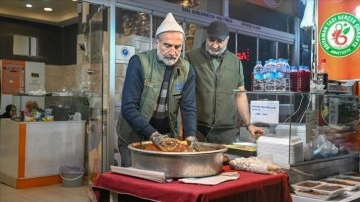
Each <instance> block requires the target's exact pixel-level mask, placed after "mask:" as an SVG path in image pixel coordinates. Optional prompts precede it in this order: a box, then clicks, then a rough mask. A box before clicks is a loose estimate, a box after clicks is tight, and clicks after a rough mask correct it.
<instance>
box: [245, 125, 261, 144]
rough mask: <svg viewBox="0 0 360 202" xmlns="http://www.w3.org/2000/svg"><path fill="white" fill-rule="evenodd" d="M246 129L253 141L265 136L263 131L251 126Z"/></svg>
mask: <svg viewBox="0 0 360 202" xmlns="http://www.w3.org/2000/svg"><path fill="white" fill-rule="evenodd" d="M246 128H247V130H248V131H249V133H250V134H251V136H252V137H253V138H254V139H255V140H257V139H258V138H259V137H260V136H262V135H264V134H265V131H264V130H263V129H262V128H260V127H257V126H254V125H251V124H250V125H248V126H247V127H246Z"/></svg>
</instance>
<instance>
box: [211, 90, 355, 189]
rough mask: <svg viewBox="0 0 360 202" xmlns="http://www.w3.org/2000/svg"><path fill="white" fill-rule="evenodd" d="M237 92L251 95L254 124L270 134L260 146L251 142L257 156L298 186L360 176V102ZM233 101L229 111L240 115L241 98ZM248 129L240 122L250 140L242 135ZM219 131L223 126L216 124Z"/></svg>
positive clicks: (323, 95) (318, 95)
mask: <svg viewBox="0 0 360 202" xmlns="http://www.w3.org/2000/svg"><path fill="white" fill-rule="evenodd" d="M233 92H234V95H236V94H238V93H246V95H247V99H248V103H249V110H250V113H251V122H252V124H254V125H256V126H259V127H262V128H263V129H264V130H265V131H266V134H265V135H264V136H262V137H260V138H259V139H257V140H256V141H255V140H251V138H248V140H249V139H250V141H252V142H256V143H257V149H256V155H257V156H258V157H260V158H268V159H269V158H270V157H271V160H272V161H273V162H274V163H275V164H277V165H280V166H281V167H283V168H286V169H289V175H290V181H291V182H292V183H295V182H297V181H301V180H307V179H311V180H316V179H320V178H323V177H326V175H330V174H338V173H341V172H350V171H356V172H358V171H359V151H360V124H359V121H360V99H359V97H357V96H351V95H345V94H329V93H312V92H283V91H282V92H277V91H274V92H269V91H266V92H255V91H240V90H234V91H233ZM230 99H231V100H229V105H228V106H226V107H233V108H234V110H235V107H234V101H233V99H235V96H234V97H231V98H230ZM254 103H255V104H254ZM274 103H275V104H274ZM236 114H237V113H236ZM223 116H226V115H223ZM221 118H222V117H221V116H220V117H218V119H221ZM234 119H237V117H234ZM243 125H244V124H239V122H238V121H234V128H235V129H234V130H235V131H239V130H240V131H241V132H242V133H243V134H241V135H240V136H242V137H244V136H248V137H249V136H250V135H249V133H248V132H247V131H246V130H244V129H243V130H241V128H244V126H243ZM214 127H220V126H218V125H217V123H215V124H214Z"/></svg>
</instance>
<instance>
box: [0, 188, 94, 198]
mask: <svg viewBox="0 0 360 202" xmlns="http://www.w3.org/2000/svg"><path fill="white" fill-rule="evenodd" d="M88 189H89V188H88V185H83V186H81V187H71V188H70V187H62V186H61V184H56V185H49V186H42V187H34V188H27V189H14V188H12V187H10V186H7V185H5V184H2V183H0V201H1V202H89V201H90V200H89V197H88Z"/></svg>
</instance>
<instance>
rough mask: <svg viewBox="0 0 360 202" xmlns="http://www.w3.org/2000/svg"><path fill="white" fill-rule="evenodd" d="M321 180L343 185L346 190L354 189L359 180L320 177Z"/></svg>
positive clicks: (358, 184) (359, 183) (356, 187)
mask: <svg viewBox="0 0 360 202" xmlns="http://www.w3.org/2000/svg"><path fill="white" fill-rule="evenodd" d="M321 181H323V182H326V183H330V184H337V185H342V186H345V188H346V190H348V191H354V190H357V189H358V188H359V187H360V182H354V181H350V180H341V179H335V178H327V179H322V180H321Z"/></svg>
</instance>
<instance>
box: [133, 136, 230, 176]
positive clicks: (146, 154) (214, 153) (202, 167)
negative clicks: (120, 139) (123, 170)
mask: <svg viewBox="0 0 360 202" xmlns="http://www.w3.org/2000/svg"><path fill="white" fill-rule="evenodd" d="M146 144H151V142H135V143H132V144H130V145H129V146H128V147H129V149H130V150H131V160H132V167H134V168H138V169H144V170H152V171H159V172H164V173H165V177H167V178H183V177H205V176H211V175H216V174H218V173H220V172H221V169H222V165H223V156H224V155H223V153H224V152H226V151H227V148H226V147H225V146H223V145H219V144H212V143H203V142H199V143H198V144H199V146H200V147H205V148H207V149H206V150H207V151H201V152H162V151H149V150H144V149H142V148H143V146H144V145H146Z"/></svg>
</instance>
